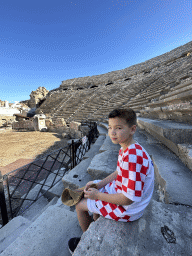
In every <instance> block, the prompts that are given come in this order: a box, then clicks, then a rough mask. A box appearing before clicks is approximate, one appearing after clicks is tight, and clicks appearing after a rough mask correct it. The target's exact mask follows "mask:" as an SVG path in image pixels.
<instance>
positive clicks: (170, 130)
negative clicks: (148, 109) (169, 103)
mask: <svg viewBox="0 0 192 256" xmlns="http://www.w3.org/2000/svg"><path fill="white" fill-rule="evenodd" d="M137 122H138V125H139V128H141V129H145V130H146V131H147V132H149V133H150V134H151V135H153V136H154V137H155V138H157V139H158V140H160V141H161V142H162V143H163V144H164V145H165V146H167V147H168V148H169V149H170V150H172V151H173V152H174V153H175V154H176V155H177V156H178V157H179V158H180V159H181V160H182V161H183V162H184V164H186V165H187V167H188V168H191V167H192V146H191V145H192V125H190V124H185V123H178V122H174V121H170V120H166V121H163V120H152V119H149V118H141V117H138V120H137ZM186 144H187V145H188V146H187V145H186ZM191 171H192V168H191Z"/></svg>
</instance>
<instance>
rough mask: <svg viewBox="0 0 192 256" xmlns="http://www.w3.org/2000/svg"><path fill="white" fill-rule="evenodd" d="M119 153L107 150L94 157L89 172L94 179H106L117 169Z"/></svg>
mask: <svg viewBox="0 0 192 256" xmlns="http://www.w3.org/2000/svg"><path fill="white" fill-rule="evenodd" d="M111 143H112V142H111ZM117 159H118V151H112V150H110V148H109V150H107V151H104V152H102V153H100V154H97V155H95V156H94V157H93V159H92V161H91V163H90V165H89V167H88V169H87V172H88V173H89V174H90V175H91V176H92V177H93V179H96V180H97V179H104V178H106V177H107V176H108V175H110V174H111V173H112V172H114V171H115V170H116V168H117Z"/></svg>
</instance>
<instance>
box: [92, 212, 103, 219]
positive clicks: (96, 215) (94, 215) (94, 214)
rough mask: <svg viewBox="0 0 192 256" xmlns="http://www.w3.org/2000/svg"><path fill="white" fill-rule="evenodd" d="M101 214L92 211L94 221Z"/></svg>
mask: <svg viewBox="0 0 192 256" xmlns="http://www.w3.org/2000/svg"><path fill="white" fill-rule="evenodd" d="M100 216H101V215H99V214H97V213H93V219H94V221H96V220H97V219H98V218H99V217H100Z"/></svg>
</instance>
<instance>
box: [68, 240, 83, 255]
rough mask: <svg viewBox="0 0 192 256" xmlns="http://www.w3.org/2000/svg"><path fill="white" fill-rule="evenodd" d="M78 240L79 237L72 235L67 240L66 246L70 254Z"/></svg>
mask: <svg viewBox="0 0 192 256" xmlns="http://www.w3.org/2000/svg"><path fill="white" fill-rule="evenodd" d="M80 240H81V237H73V238H71V239H70V240H69V241H68V248H69V251H70V253H71V254H73V253H74V251H75V249H76V247H77V245H78V243H79V241H80Z"/></svg>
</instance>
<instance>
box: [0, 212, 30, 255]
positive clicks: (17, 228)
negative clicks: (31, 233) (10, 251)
mask: <svg viewBox="0 0 192 256" xmlns="http://www.w3.org/2000/svg"><path fill="white" fill-rule="evenodd" d="M30 224H31V221H29V220H28V219H26V218H24V217H22V216H18V217H15V218H13V219H12V220H11V221H9V222H8V223H7V224H6V225H5V226H4V227H2V228H1V231H0V254H1V253H2V252H3V251H4V250H5V249H6V248H7V247H8V246H9V245H10V244H11V243H13V242H14V241H15V240H16V239H17V238H18V236H20V235H21V234H22V233H23V232H24V231H25V230H26V229H27V228H28V227H29V226H30Z"/></svg>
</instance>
